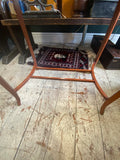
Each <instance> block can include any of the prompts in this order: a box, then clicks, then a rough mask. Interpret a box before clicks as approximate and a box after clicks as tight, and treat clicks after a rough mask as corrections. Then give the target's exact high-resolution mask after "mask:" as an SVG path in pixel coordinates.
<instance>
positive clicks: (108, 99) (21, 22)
mask: <svg viewBox="0 0 120 160" xmlns="http://www.w3.org/2000/svg"><path fill="white" fill-rule="evenodd" d="M13 3H14V7H15V10H16V13H17V18H18V19H17V20H12V21H13V22H14V25H20V27H21V29H22V31H23V34H24V37H25V39H26V42H27V44H28V47H29V50H30V53H31V56H32V58H33V61H34V65H33V68H32V70H31V72H30V73H29V74H28V76H27V77H26V78H25V80H24V81H23V82H21V83H20V84H19V85H18V86H17V87H16V88H15V89H14V91H15V92H17V91H18V90H19V89H20V88H22V87H23V86H24V84H25V83H26V82H27V81H28V80H29V79H30V78H37V79H52V80H64V81H77V82H91V83H94V84H95V86H96V87H97V89H98V91H99V92H100V93H101V95H102V96H103V97H104V99H105V102H104V104H103V105H102V107H101V110H100V114H103V113H104V111H105V108H106V107H107V105H109V104H110V103H112V102H114V101H115V100H116V99H118V98H119V97H120V91H118V92H117V93H115V94H114V95H113V96H111V97H108V96H107V95H106V93H105V92H104V91H103V89H102V88H101V87H100V85H99V83H98V82H97V80H96V77H95V74H94V69H95V66H96V64H97V63H98V61H99V59H100V57H101V55H102V52H103V50H104V48H105V46H106V44H107V42H108V40H109V37H110V35H111V33H112V31H113V29H114V27H115V25H116V24H117V22H118V18H119V15H120V0H119V2H118V4H117V7H116V10H115V13H114V16H113V18H112V20H111V23H110V25H109V27H108V30H107V33H106V35H105V37H104V39H103V41H102V44H101V46H100V48H99V51H98V53H97V56H96V58H95V60H94V62H93V64H92V68H91V69H90V70H88V69H87V70H85V69H65V68H47V67H38V66H37V62H36V58H35V55H34V51H33V48H32V45H31V42H30V38H29V35H28V32H27V28H26V25H28V23H27V21H28V20H24V19H23V17H22V12H21V10H20V7H19V3H18V1H17V0H13ZM75 20H76V21H77V23H78V24H79V23H80V22H79V19H75ZM41 21H44V24H45V23H46V19H40V21H39V22H38V24H39V23H40V22H41ZM48 21H49V22H50V24H51V21H50V19H49V20H47V24H48ZM53 21H54V23H53V24H51V25H54V24H55V25H56V24H57V25H58V24H59V25H66V24H67V25H68V24H69V23H72V21H71V20H70V19H57V21H60V23H58V22H57V23H56V19H53ZM63 21H66V23H63ZM70 21H71V22H70ZM73 21H74V19H73ZM6 22H7V25H11V24H10V23H8V22H9V20H7V21H3V24H5V23H6ZM18 22H19V23H18ZM33 23H34V22H33V21H32V24H33ZM118 23H119V22H118ZM42 24H43V23H42ZM12 25H13V24H12ZM38 69H44V70H57V71H76V72H89V73H91V75H92V79H75V78H59V77H45V76H33V74H34V72H35V71H36V70H38Z"/></svg>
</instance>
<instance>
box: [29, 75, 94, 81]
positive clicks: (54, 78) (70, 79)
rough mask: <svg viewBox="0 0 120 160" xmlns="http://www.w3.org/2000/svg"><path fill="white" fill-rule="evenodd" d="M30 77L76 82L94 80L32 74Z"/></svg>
mask: <svg viewBox="0 0 120 160" xmlns="http://www.w3.org/2000/svg"><path fill="white" fill-rule="evenodd" d="M31 78H36V79H52V80H61V81H76V82H94V80H91V79H76V78H59V77H44V76H32V77H31Z"/></svg>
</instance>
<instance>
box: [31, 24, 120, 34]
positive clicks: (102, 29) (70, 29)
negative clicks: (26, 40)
mask: <svg viewBox="0 0 120 160" xmlns="http://www.w3.org/2000/svg"><path fill="white" fill-rule="evenodd" d="M107 28H108V26H107V25H102V26H98V25H97V26H96V25H91V26H88V31H87V32H88V33H106V31H107ZM83 29H84V26H74V25H73V26H51V25H50V26H31V31H32V32H62V33H82V32H83ZM113 33H116V34H120V26H116V27H115V29H114V31H113Z"/></svg>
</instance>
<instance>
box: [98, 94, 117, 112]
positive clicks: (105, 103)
mask: <svg viewBox="0 0 120 160" xmlns="http://www.w3.org/2000/svg"><path fill="white" fill-rule="evenodd" d="M118 98H120V91H118V92H116V93H115V94H114V95H112V96H111V97H109V98H108V99H107V100H106V101H105V102H104V103H103V105H102V107H101V109H100V114H102V115H103V114H104V111H105V108H106V107H107V106H108V105H109V104H111V103H112V102H114V101H115V100H117V99H118Z"/></svg>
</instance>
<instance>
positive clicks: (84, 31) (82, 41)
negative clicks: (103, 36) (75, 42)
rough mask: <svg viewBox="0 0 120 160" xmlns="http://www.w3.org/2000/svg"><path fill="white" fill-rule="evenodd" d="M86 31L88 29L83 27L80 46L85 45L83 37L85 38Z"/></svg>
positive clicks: (86, 26)
mask: <svg viewBox="0 0 120 160" xmlns="http://www.w3.org/2000/svg"><path fill="white" fill-rule="evenodd" d="M87 29H88V25H85V26H84V30H83V34H82V40H81V42H80V45H84V43H85V37H86V33H87Z"/></svg>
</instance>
